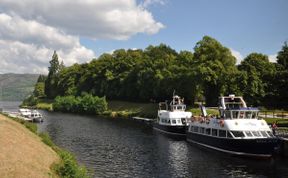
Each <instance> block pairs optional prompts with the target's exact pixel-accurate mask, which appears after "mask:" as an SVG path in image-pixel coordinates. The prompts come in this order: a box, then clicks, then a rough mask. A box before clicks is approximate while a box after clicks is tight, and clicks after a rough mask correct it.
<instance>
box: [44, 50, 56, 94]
mask: <svg viewBox="0 0 288 178" xmlns="http://www.w3.org/2000/svg"><path fill="white" fill-rule="evenodd" d="M49 63H50V67H48V70H49V73H48V77H47V79H46V81H45V94H46V96H47V97H48V98H51V99H53V98H55V97H56V96H57V80H58V76H57V74H58V72H59V70H60V64H59V60H58V55H57V53H56V51H54V53H53V56H52V60H51V61H50V62H49Z"/></svg>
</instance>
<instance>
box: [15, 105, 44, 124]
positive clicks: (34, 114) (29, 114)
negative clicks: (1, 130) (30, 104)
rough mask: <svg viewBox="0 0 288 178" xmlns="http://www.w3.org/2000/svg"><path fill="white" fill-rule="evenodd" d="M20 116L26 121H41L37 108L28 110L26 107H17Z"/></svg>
mask: <svg viewBox="0 0 288 178" xmlns="http://www.w3.org/2000/svg"><path fill="white" fill-rule="evenodd" d="M19 113H20V117H19V118H21V119H23V120H26V121H32V122H43V118H42V115H41V114H40V113H39V112H38V111H37V110H32V111H31V110H30V109H26V108H21V109H19Z"/></svg>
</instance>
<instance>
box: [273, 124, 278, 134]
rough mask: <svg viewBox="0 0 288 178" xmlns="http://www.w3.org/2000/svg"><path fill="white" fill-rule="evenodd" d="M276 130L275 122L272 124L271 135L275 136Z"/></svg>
mask: <svg viewBox="0 0 288 178" xmlns="http://www.w3.org/2000/svg"><path fill="white" fill-rule="evenodd" d="M276 129H277V125H276V123H275V122H273V124H272V132H273V135H275V134H276Z"/></svg>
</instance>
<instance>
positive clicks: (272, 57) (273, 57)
mask: <svg viewBox="0 0 288 178" xmlns="http://www.w3.org/2000/svg"><path fill="white" fill-rule="evenodd" d="M268 59H269V61H270V62H274V63H276V62H277V54H274V55H269V56H268Z"/></svg>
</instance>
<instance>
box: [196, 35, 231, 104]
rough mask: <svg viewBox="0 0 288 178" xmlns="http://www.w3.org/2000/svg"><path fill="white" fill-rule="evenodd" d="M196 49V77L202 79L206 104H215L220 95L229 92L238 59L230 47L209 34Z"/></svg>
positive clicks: (201, 83)
mask: <svg viewBox="0 0 288 178" xmlns="http://www.w3.org/2000/svg"><path fill="white" fill-rule="evenodd" d="M194 51H195V53H194V59H195V65H196V68H195V70H196V78H198V79H201V80H199V84H200V85H201V88H202V89H203V93H204V96H205V99H206V104H207V105H208V106H215V105H216V104H217V100H218V97H219V96H220V95H223V94H226V93H227V91H228V90H227V88H228V83H229V81H230V79H231V76H233V75H234V74H235V73H236V71H237V68H236V67H235V63H236V59H235V57H234V56H233V55H232V54H231V52H230V50H229V49H228V48H226V47H224V46H222V45H221V44H220V43H219V42H218V41H216V40H215V39H213V38H211V37H208V36H204V37H203V39H202V40H201V41H199V42H198V43H197V44H196V46H195V48H194ZM227 81H228V82H227ZM230 84H231V83H230ZM230 88H231V86H230Z"/></svg>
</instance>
